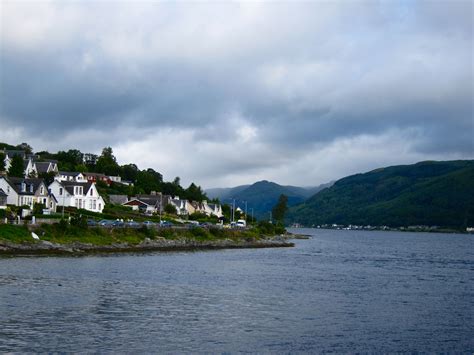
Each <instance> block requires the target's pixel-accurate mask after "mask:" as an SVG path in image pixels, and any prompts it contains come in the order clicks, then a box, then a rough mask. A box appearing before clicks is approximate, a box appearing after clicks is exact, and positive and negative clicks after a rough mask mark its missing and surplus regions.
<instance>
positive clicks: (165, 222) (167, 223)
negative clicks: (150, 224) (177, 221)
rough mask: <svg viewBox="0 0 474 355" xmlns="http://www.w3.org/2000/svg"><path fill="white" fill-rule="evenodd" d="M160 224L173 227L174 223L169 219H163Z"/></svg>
mask: <svg viewBox="0 0 474 355" xmlns="http://www.w3.org/2000/svg"><path fill="white" fill-rule="evenodd" d="M160 226H161V227H173V223H171V222H168V221H161V222H160Z"/></svg>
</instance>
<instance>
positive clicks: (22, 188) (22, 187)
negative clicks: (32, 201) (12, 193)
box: [21, 182, 26, 192]
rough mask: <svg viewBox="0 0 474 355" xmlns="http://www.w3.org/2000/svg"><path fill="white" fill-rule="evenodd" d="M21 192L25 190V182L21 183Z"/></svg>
mask: <svg viewBox="0 0 474 355" xmlns="http://www.w3.org/2000/svg"><path fill="white" fill-rule="evenodd" d="M21 192H26V184H25V183H24V182H22V183H21Z"/></svg>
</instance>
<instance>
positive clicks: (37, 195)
mask: <svg viewBox="0 0 474 355" xmlns="http://www.w3.org/2000/svg"><path fill="white" fill-rule="evenodd" d="M0 190H2V191H3V192H4V194H6V195H7V198H6V203H7V205H14V206H25V205H26V206H28V207H30V208H31V209H32V208H33V206H34V205H35V204H36V203H41V204H43V205H44V206H45V208H46V209H49V210H50V211H53V212H55V211H56V200H55V198H54V196H53V195H52V194H51V193H50V192H49V191H48V188H47V187H46V185H45V183H44V181H43V179H27V178H14V177H8V178H7V177H4V176H0Z"/></svg>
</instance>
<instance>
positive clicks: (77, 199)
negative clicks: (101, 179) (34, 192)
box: [49, 180, 105, 213]
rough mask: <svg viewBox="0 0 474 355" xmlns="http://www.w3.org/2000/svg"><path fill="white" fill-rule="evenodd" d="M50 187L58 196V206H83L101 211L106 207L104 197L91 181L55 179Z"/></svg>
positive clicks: (94, 210)
mask: <svg viewBox="0 0 474 355" xmlns="http://www.w3.org/2000/svg"><path fill="white" fill-rule="evenodd" d="M49 189H50V190H51V193H52V194H53V195H54V196H55V197H56V199H57V201H58V206H66V207H76V208H82V209H85V210H88V211H92V212H99V213H102V211H103V209H104V207H105V203H104V199H103V198H102V196H100V195H99V192H98V191H97V187H96V186H95V184H94V183H91V182H77V181H59V180H55V181H53V182H52V183H51V185H49Z"/></svg>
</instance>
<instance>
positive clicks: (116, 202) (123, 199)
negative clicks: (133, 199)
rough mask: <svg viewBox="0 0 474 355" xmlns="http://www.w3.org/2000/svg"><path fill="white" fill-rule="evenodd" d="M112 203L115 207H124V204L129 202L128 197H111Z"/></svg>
mask: <svg viewBox="0 0 474 355" xmlns="http://www.w3.org/2000/svg"><path fill="white" fill-rule="evenodd" d="M109 201H110V203H113V204H114V205H123V204H124V203H126V202H128V196H127V195H109Z"/></svg>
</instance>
